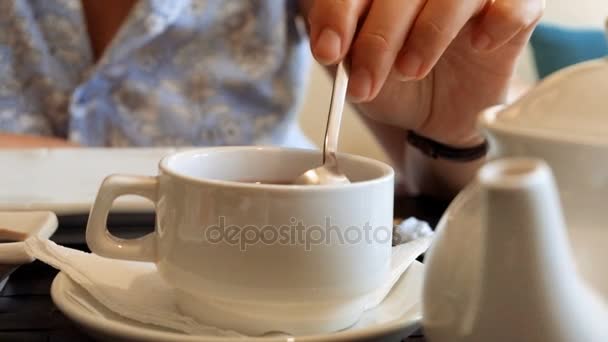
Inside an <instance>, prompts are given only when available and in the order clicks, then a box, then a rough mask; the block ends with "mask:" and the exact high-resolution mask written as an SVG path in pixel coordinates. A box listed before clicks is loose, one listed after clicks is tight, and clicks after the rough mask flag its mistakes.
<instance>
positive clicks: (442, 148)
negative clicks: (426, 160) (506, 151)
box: [407, 130, 489, 162]
mask: <svg viewBox="0 0 608 342" xmlns="http://www.w3.org/2000/svg"><path fill="white" fill-rule="evenodd" d="M407 142H408V143H409V144H410V145H412V146H413V147H415V148H417V149H418V150H419V151H420V152H422V153H423V154H424V155H426V156H428V157H430V158H433V159H446V160H451V161H456V162H471V161H474V160H478V159H480V158H483V157H485V156H486V155H487V153H488V149H489V146H488V141H487V139H484V140H483V142H482V143H481V144H479V145H476V146H472V147H464V148H461V147H453V146H449V145H446V144H443V143H440V142H438V141H435V140H433V139H430V138H427V137H425V136H422V135H419V134H417V133H416V132H414V131H411V130H410V131H408V133H407Z"/></svg>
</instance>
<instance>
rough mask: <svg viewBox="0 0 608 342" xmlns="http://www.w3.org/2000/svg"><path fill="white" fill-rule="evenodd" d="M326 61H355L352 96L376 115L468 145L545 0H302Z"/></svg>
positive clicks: (498, 97)
mask: <svg viewBox="0 0 608 342" xmlns="http://www.w3.org/2000/svg"><path fill="white" fill-rule="evenodd" d="M301 1H302V2H301V5H302V9H303V12H305V15H307V17H308V24H309V30H310V38H311V47H312V51H313V54H314V56H315V57H316V59H317V60H318V61H319V62H321V63H322V64H325V65H332V64H336V63H337V62H339V61H340V60H341V59H343V58H344V57H345V56H346V55H347V54H348V55H349V58H350V60H351V79H350V85H349V96H350V99H351V100H352V101H353V102H355V103H358V107H359V108H360V109H361V111H362V112H363V113H365V114H366V115H367V116H369V117H370V118H372V119H375V120H378V121H380V122H383V123H386V124H390V125H392V126H396V127H400V128H402V129H408V130H409V129H412V130H415V131H417V132H418V133H419V134H422V135H425V136H427V137H430V138H432V139H435V140H437V141H440V142H443V143H446V144H450V145H455V146H467V145H474V144H477V143H478V142H479V141H480V139H481V138H480V136H479V135H478V133H477V132H476V130H475V126H476V119H477V116H478V114H479V112H480V111H481V110H483V109H484V108H486V107H488V106H491V105H494V104H496V103H499V102H502V101H503V100H504V98H505V96H506V94H507V90H508V86H509V82H510V80H511V77H512V75H513V73H514V69H515V65H516V61H517V58H518V57H519V55H520V54H521V52H522V51H523V49H524V47H525V45H526V43H527V42H528V39H529V37H530V34H531V32H532V31H533V29H534V27H535V25H536V23H537V22H538V20H539V19H540V17H541V15H542V13H543V10H544V0H466V1H457V0H375V1H372V0H301Z"/></svg>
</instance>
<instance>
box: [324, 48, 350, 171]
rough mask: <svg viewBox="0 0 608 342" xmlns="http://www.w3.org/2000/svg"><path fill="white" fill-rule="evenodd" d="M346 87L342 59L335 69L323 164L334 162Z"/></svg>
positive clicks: (345, 73) (345, 72) (345, 74)
mask: <svg viewBox="0 0 608 342" xmlns="http://www.w3.org/2000/svg"><path fill="white" fill-rule="evenodd" d="M347 88H348V72H347V70H346V66H345V62H344V60H342V61H341V62H340V63H339V64H338V68H337V69H336V77H335V79H334V85H333V89H332V93H331V104H330V107H329V115H328V118H327V128H326V130H325V143H324V145H323V164H327V163H335V162H336V153H337V151H338V138H339V136H340V123H341V121H342V112H343V111H344V101H345V100H346V90H347Z"/></svg>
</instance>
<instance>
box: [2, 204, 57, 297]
mask: <svg viewBox="0 0 608 342" xmlns="http://www.w3.org/2000/svg"><path fill="white" fill-rule="evenodd" d="M56 229H57V216H55V214H54V213H52V212H49V211H0V240H2V241H7V242H2V241H0V290H2V289H3V288H4V285H6V282H7V281H8V276H9V275H10V274H11V273H12V272H13V271H14V270H15V269H16V268H17V267H19V265H23V264H27V263H30V262H32V261H34V259H33V258H32V257H30V256H29V255H28V254H27V253H26V252H25V248H24V247H25V244H24V243H23V241H22V240H25V239H26V238H27V237H29V236H34V235H35V236H38V237H40V238H45V239H47V238H49V237H51V235H53V233H54V232H55V230H56Z"/></svg>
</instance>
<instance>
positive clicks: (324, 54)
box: [315, 28, 342, 64]
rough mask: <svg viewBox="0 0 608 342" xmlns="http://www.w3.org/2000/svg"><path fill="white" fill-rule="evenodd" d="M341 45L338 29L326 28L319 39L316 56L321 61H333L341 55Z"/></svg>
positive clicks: (327, 62) (326, 62) (325, 62)
mask: <svg viewBox="0 0 608 342" xmlns="http://www.w3.org/2000/svg"><path fill="white" fill-rule="evenodd" d="M341 45H342V43H341V41H340V36H339V35H338V34H337V33H336V31H334V30H332V29H329V28H325V29H323V31H321V34H320V35H319V38H318V39H317V44H316V45H315V56H316V57H317V59H318V60H319V62H321V63H324V64H329V63H332V62H334V61H335V60H336V59H338V57H339V56H340V49H341Z"/></svg>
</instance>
